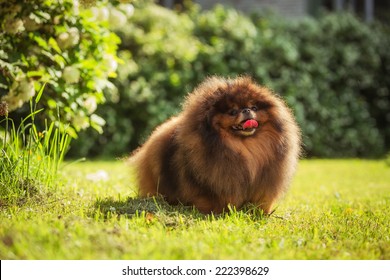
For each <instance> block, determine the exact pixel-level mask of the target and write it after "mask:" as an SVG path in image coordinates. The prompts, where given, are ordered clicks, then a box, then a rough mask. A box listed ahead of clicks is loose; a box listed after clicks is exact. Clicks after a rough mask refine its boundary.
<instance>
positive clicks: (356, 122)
mask: <svg viewBox="0 0 390 280" xmlns="http://www.w3.org/2000/svg"><path fill="white" fill-rule="evenodd" d="M118 35H119V36H120V37H121V40H122V44H121V46H120V57H121V58H122V59H123V60H124V61H125V63H124V65H122V66H120V70H119V75H118V78H117V79H116V80H113V82H114V83H115V85H116V86H117V87H118V89H119V95H118V96H119V99H118V100H111V102H109V103H108V104H106V105H103V106H102V107H101V111H98V112H99V113H100V112H101V114H102V115H103V116H104V118H105V119H106V120H107V127H106V131H105V133H104V134H102V135H99V136H93V137H95V139H96V140H95V141H91V138H88V140H83V141H82V142H79V143H80V146H81V147H82V148H84V150H83V154H84V155H86V154H89V155H102V154H104V155H109V154H115V155H121V154H123V153H125V152H129V151H130V150H131V149H133V148H135V147H136V146H137V145H138V144H139V143H142V142H143V140H144V138H145V136H146V135H147V134H148V133H149V132H150V131H151V129H152V128H153V127H154V126H155V125H157V124H158V123H161V122H162V121H164V120H165V119H166V118H168V117H169V116H171V115H172V114H174V113H176V112H177V111H178V110H179V107H180V103H181V101H182V100H183V97H184V96H185V94H186V93H187V92H189V91H191V90H192V89H193V87H194V86H195V85H196V84H197V83H199V82H200V81H201V80H202V79H203V78H204V77H206V76H208V75H214V74H217V75H223V76H235V75H240V74H249V75H251V76H253V77H254V78H255V80H257V81H258V82H259V83H261V84H264V85H266V86H268V87H270V88H272V89H273V90H274V91H276V92H278V93H280V94H281V95H282V96H283V97H284V98H285V99H286V100H287V102H288V103H289V104H290V106H291V107H292V108H293V110H294V111H295V114H296V116H297V119H298V122H299V123H300V125H301V127H302V130H303V134H304V143H305V147H304V148H305V150H306V154H307V155H308V156H317V157H347V156H348V157H352V156H378V155H381V154H383V152H384V150H385V147H387V148H390V143H389V138H388V135H390V134H389V132H388V131H389V127H390V125H389V122H390V121H389V117H388V114H389V112H390V106H389V92H388V89H389V69H388V67H389V66H388V65H389V63H388V62H389V54H388V52H386V48H385V47H384V46H386V45H388V42H389V39H388V38H389V32H388V30H385V29H384V28H383V27H381V26H379V25H377V24H373V25H367V24H365V23H363V22H361V21H360V20H358V19H357V18H355V17H354V16H352V15H349V14H342V15H327V16H324V17H322V18H320V19H309V18H305V19H299V20H295V21H291V20H283V19H280V18H278V17H274V16H257V17H256V16H255V17H252V18H249V17H247V16H245V15H243V14H240V13H238V12H237V11H235V10H233V9H227V8H223V7H222V6H217V7H216V8H215V9H214V10H212V11H206V12H201V11H199V10H197V9H196V8H195V9H193V10H191V11H190V12H189V13H187V14H177V13H175V12H173V11H169V10H166V9H163V8H161V7H157V6H154V5H147V6H144V7H142V6H140V7H138V8H137V13H136V14H135V15H134V17H133V19H132V21H131V22H129V23H128V24H127V26H126V28H122V29H121V30H120V31H119V32H118ZM386 131H387V132H386ZM87 133H89V134H90V133H91V132H87ZM386 133H387V134H386ZM386 135H387V136H386ZM90 136H91V135H90ZM93 137H92V138H93ZM386 137H387V138H386ZM100 145H104V147H105V149H104V151H103V150H102V149H100V148H99V146H100ZM386 145H387V146H386ZM105 153H107V154H105ZM74 154H76V151H75V152H74Z"/></svg>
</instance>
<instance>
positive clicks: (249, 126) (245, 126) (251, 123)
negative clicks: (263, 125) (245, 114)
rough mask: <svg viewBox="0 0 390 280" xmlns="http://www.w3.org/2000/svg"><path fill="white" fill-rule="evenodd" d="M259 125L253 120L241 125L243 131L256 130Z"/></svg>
mask: <svg viewBox="0 0 390 280" xmlns="http://www.w3.org/2000/svg"><path fill="white" fill-rule="evenodd" d="M258 126H259V124H258V123H257V121H255V120H247V121H246V122H245V123H244V124H243V125H242V128H243V129H246V128H256V127H258Z"/></svg>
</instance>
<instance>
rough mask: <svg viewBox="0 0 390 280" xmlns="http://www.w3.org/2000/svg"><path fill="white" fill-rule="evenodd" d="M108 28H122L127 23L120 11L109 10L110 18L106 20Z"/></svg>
mask: <svg viewBox="0 0 390 280" xmlns="http://www.w3.org/2000/svg"><path fill="white" fill-rule="evenodd" d="M108 22H109V24H110V27H111V28H113V29H118V28H121V27H123V26H124V25H125V24H126V22H127V17H126V16H125V14H124V13H122V12H121V11H118V10H117V9H114V8H113V9H111V12H110V17H109V19H108Z"/></svg>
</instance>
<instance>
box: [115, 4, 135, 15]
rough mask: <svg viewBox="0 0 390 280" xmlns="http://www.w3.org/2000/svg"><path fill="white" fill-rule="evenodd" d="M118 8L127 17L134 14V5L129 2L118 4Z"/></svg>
mask: <svg viewBox="0 0 390 280" xmlns="http://www.w3.org/2000/svg"><path fill="white" fill-rule="evenodd" d="M118 8H119V9H120V10H121V11H122V12H124V13H125V15H126V16H127V17H128V18H129V17H131V16H132V15H133V14H134V6H133V5H131V4H119V6H118Z"/></svg>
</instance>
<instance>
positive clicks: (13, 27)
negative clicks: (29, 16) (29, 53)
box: [4, 17, 25, 34]
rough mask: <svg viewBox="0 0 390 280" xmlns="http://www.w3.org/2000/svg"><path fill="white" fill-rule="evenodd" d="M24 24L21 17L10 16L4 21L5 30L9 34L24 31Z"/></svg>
mask: <svg viewBox="0 0 390 280" xmlns="http://www.w3.org/2000/svg"><path fill="white" fill-rule="evenodd" d="M24 30H25V29H24V24H23V21H22V20H21V19H18V18H11V17H8V18H6V19H5V22H4V31H5V32H7V33H8V34H17V33H19V32H22V31H24Z"/></svg>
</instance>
